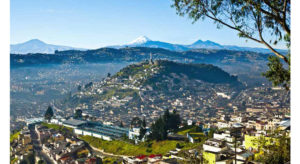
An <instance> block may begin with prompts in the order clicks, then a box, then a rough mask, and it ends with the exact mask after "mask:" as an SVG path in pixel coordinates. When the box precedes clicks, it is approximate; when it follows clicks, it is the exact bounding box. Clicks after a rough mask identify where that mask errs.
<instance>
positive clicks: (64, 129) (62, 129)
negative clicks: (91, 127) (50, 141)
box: [42, 122, 73, 133]
mask: <svg viewBox="0 0 300 164" xmlns="http://www.w3.org/2000/svg"><path fill="white" fill-rule="evenodd" d="M42 125H43V126H46V127H48V128H50V129H55V130H58V131H60V132H62V133H70V132H73V129H72V128H69V127H65V126H62V125H56V124H48V123H45V122H43V123H42Z"/></svg>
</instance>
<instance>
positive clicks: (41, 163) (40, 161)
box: [38, 160, 46, 164]
mask: <svg viewBox="0 0 300 164" xmlns="http://www.w3.org/2000/svg"><path fill="white" fill-rule="evenodd" d="M38 164H46V162H45V161H44V160H39V161H38Z"/></svg>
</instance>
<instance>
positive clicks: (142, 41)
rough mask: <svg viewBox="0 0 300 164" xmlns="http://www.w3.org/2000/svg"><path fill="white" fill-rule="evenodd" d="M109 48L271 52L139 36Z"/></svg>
mask: <svg viewBox="0 0 300 164" xmlns="http://www.w3.org/2000/svg"><path fill="white" fill-rule="evenodd" d="M108 47H109V48H125V47H149V48H163V49H167V50H171V51H187V50H191V49H218V50H220V49H224V50H235V51H252V52H259V53H270V52H271V51H270V50H269V49H266V48H252V47H239V46H231V45H221V44H219V43H215V42H213V41H210V40H207V41H202V40H197V41H196V42H194V43H192V44H190V45H181V44H172V43H167V42H161V41H153V40H151V39H149V38H148V37H146V36H140V37H138V38H137V39H135V40H133V41H131V42H129V43H128V44H124V45H116V46H108ZM277 50H278V51H279V52H282V53H287V50H282V49H277Z"/></svg>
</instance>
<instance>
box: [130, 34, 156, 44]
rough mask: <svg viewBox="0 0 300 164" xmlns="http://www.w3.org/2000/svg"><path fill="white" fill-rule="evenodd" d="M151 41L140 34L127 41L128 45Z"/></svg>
mask: <svg viewBox="0 0 300 164" xmlns="http://www.w3.org/2000/svg"><path fill="white" fill-rule="evenodd" d="M149 41H152V40H151V39H149V38H148V37H146V36H140V37H138V38H136V39H134V40H133V41H131V42H129V45H138V44H144V43H146V42H149Z"/></svg>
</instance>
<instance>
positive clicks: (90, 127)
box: [74, 122, 129, 141]
mask: <svg viewBox="0 0 300 164" xmlns="http://www.w3.org/2000/svg"><path fill="white" fill-rule="evenodd" d="M74 132H75V134H78V135H89V136H93V137H96V138H101V139H103V140H107V141H111V140H112V139H116V138H121V137H123V136H128V135H129V129H127V128H121V127H117V126H112V125H104V124H101V123H98V122H88V124H86V125H85V126H81V127H78V128H75V129H74Z"/></svg>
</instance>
